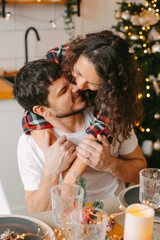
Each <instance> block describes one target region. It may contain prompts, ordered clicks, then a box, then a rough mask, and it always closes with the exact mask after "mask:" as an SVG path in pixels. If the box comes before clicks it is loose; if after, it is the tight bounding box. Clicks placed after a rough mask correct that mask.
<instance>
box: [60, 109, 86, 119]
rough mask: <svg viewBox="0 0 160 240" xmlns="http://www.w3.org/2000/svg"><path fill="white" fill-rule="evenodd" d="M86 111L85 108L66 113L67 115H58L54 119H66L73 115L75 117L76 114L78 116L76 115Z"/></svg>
mask: <svg viewBox="0 0 160 240" xmlns="http://www.w3.org/2000/svg"><path fill="white" fill-rule="evenodd" d="M85 109H86V106H85V107H84V108H82V109H79V110H77V111H74V112H70V113H67V114H64V115H63V114H60V115H58V114H57V115H56V117H57V118H66V117H70V116H73V115H76V114H78V113H81V112H83V111H84V110H85Z"/></svg>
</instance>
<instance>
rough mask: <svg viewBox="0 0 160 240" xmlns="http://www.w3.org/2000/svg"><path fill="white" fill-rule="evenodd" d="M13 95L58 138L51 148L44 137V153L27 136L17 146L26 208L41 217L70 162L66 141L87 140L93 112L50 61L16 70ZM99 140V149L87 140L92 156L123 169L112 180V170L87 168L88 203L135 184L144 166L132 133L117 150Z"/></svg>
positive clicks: (72, 154) (71, 150)
mask: <svg viewBox="0 0 160 240" xmlns="http://www.w3.org/2000/svg"><path fill="white" fill-rule="evenodd" d="M13 90H14V95H15V98H16V99H17V101H18V102H19V104H20V105H21V106H22V107H23V108H24V109H26V110H27V111H30V112H31V111H33V112H34V113H36V114H38V115H40V116H43V117H44V118H45V120H46V121H47V122H49V123H50V124H51V125H52V126H53V127H54V132H55V134H56V137H57V138H58V137H59V138H58V140H57V141H56V142H55V143H54V144H53V145H51V146H49V145H50V144H49V138H48V136H46V137H45V138H46V139H45V146H44V153H43V151H42V150H41V149H40V148H39V146H38V145H37V144H36V142H35V141H34V139H33V137H32V136H31V135H25V134H22V136H21V137H20V140H19V144H18V163H19V170H20V174H21V178H22V181H23V184H24V188H25V200H26V205H27V208H28V210H29V211H30V212H39V211H46V210H49V209H51V199H50V189H51V187H53V186H54V185H55V184H57V183H58V182H59V176H60V174H61V173H63V172H64V171H65V170H66V169H67V167H68V166H69V165H70V163H71V162H72V161H73V159H75V154H76V153H75V151H74V150H75V149H74V147H73V145H72V144H71V141H72V142H73V144H74V145H78V144H79V143H80V142H81V141H82V140H83V139H85V138H87V134H86V133H85V129H86V128H87V127H88V126H89V124H90V122H91V121H92V120H93V119H94V116H93V108H86V109H85V107H86V103H85V101H84V100H83V99H82V98H81V95H80V93H79V91H78V89H77V86H76V85H75V84H73V83H70V82H69V81H68V80H67V79H66V78H65V77H64V76H63V74H62V75H61V73H60V66H59V65H57V64H56V63H54V62H52V61H49V60H38V61H33V62H31V63H29V64H27V65H25V66H24V67H23V68H22V69H20V71H19V73H18V74H17V76H16V79H15V84H14V88H13ZM84 109H85V110H84ZM64 134H65V135H66V137H65V136H64ZM67 139H69V140H71V141H69V140H67ZM98 139H99V140H100V141H101V142H102V144H99V143H98V142H96V141H95V140H92V139H91V141H93V142H92V143H93V145H92V146H93V155H94V156H95V157H97V158H98V159H99V158H101V159H103V158H109V160H110V159H112V162H113V163H114V164H113V166H115V163H116V166H115V167H116V168H120V166H122V163H121V162H123V166H124V167H123V168H122V169H120V171H118V174H121V175H120V176H116V174H115V173H116V169H115V171H114V169H113V168H112V167H109V169H108V171H107V172H100V171H96V170H94V169H92V168H90V167H88V168H87V170H86V172H85V173H84V175H83V176H84V177H85V179H86V183H87V185H86V190H87V196H88V201H92V200H94V199H105V198H109V197H113V196H116V195H117V194H118V193H119V192H120V191H121V190H122V189H123V188H124V187H125V184H124V181H126V179H127V180H128V179H129V180H133V179H134V180H135V179H136V178H137V175H138V172H139V171H140V170H141V169H142V168H144V167H145V164H146V162H145V159H144V157H143V155H142V153H141V152H140V151H138V154H137V155H136V156H135V149H137V146H138V142H137V138H136V136H135V134H134V132H132V133H131V137H130V139H127V140H125V141H124V142H123V143H122V144H121V147H120V148H119V143H117V144H116V146H112V145H111V146H110V144H109V143H108V141H107V139H106V138H105V137H104V136H98ZM136 152H137V150H136ZM118 153H119V154H120V155H123V158H124V160H122V159H118V158H117V157H118ZM127 160H128V161H127ZM103 161H104V160H103ZM75 162H76V161H75ZM119 163H121V164H119ZM134 163H136V166H135V165H134ZM110 165H112V163H110ZM72 166H74V164H73V165H72ZM72 166H71V168H70V169H72ZM112 169H113V172H112ZM127 170H129V171H131V170H132V176H129V177H130V178H128V176H127V177H125V176H124V173H125V172H126V171H127ZM69 172H70V177H71V178H70V179H68V180H66V181H67V183H69V182H71V183H72V181H70V180H72V178H73V179H74V178H76V175H75V172H74V169H72V171H70V170H69ZM126 175H127V174H126ZM117 177H118V178H117ZM66 181H65V182H66Z"/></svg>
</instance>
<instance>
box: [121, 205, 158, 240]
mask: <svg viewBox="0 0 160 240" xmlns="http://www.w3.org/2000/svg"><path fill="white" fill-rule="evenodd" d="M153 220H154V210H153V209H152V208H150V207H148V206H145V205H143V204H132V205H130V206H129V207H128V208H127V211H126V214H125V224H124V240H135V239H136V240H151V239H152V231H153Z"/></svg>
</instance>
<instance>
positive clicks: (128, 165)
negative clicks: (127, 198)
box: [77, 135, 147, 183]
mask: <svg viewBox="0 0 160 240" xmlns="http://www.w3.org/2000/svg"><path fill="white" fill-rule="evenodd" d="M98 139H99V140H100V141H102V143H103V144H99V143H97V142H95V141H93V140H91V139H85V140H83V141H82V142H81V143H80V144H79V146H78V147H77V151H78V153H77V156H78V157H79V159H80V160H81V161H83V162H84V163H85V164H87V165H89V166H90V167H92V168H94V169H96V170H98V171H106V172H110V173H111V174H112V175H114V176H116V177H117V178H119V179H120V180H122V181H124V182H135V183H137V182H138V180H139V171H140V170H141V169H143V168H145V167H146V166H147V163H146V159H145V157H144V156H143V154H142V152H141V149H140V147H139V145H137V147H136V148H135V149H134V150H133V151H132V152H130V153H129V154H126V155H121V156H119V157H118V158H117V157H114V156H112V155H111V153H110V144H109V142H108V140H107V138H106V137H105V136H101V135H98Z"/></svg>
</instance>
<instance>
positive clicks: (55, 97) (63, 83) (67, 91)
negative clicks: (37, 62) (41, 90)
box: [47, 76, 86, 118]
mask: <svg viewBox="0 0 160 240" xmlns="http://www.w3.org/2000/svg"><path fill="white" fill-rule="evenodd" d="M48 91H49V94H48V98H47V99H48V104H49V107H48V108H49V111H50V112H51V113H52V114H53V115H54V116H55V117H57V118H64V117H67V116H70V115H74V114H77V113H79V112H81V111H82V110H83V109H84V108H85V106H86V103H85V101H83V100H82V97H81V95H80V93H79V90H78V88H77V86H76V85H75V84H73V83H70V82H69V81H68V80H67V79H66V78H65V77H64V76H61V77H60V78H58V79H57V80H56V81H55V82H53V84H52V85H51V86H49V88H48Z"/></svg>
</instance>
